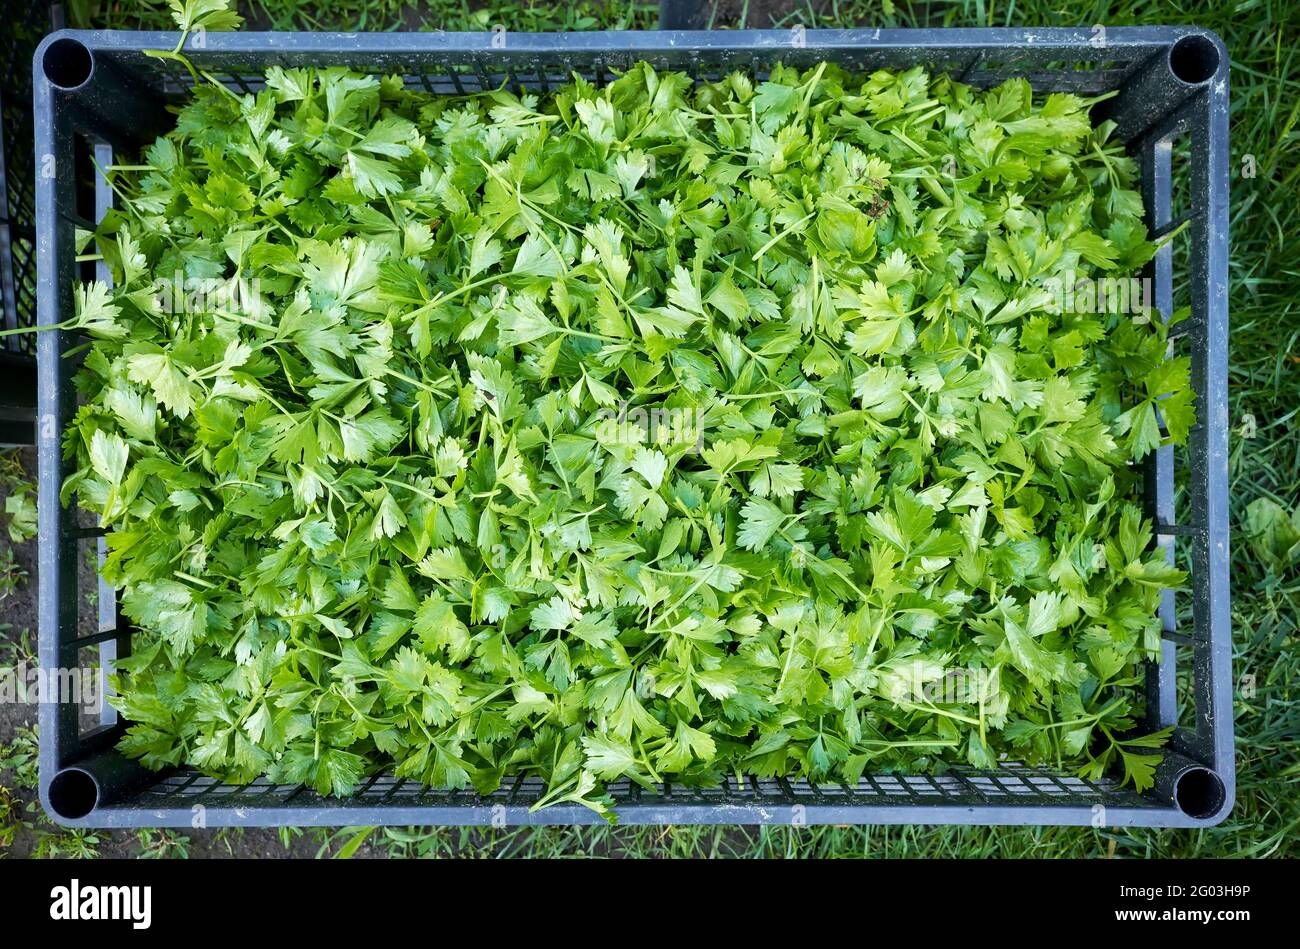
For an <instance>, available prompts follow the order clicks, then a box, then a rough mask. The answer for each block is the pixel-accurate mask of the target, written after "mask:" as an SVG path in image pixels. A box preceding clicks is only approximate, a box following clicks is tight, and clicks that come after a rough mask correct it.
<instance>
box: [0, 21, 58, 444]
mask: <svg viewBox="0 0 1300 949" xmlns="http://www.w3.org/2000/svg"><path fill="white" fill-rule="evenodd" d="M0 15H3V16H4V20H5V28H4V32H3V34H2V35H0V329H17V328H19V327H28V326H33V325H35V323H36V169H35V168H34V166H33V155H34V150H33V147H32V144H33V131H34V130H33V127H32V110H31V99H32V73H31V61H32V54H33V52H35V50H36V46H37V44H38V43H40V41H41V38H42V37H43V36H45V34H46V33H48V32H49V31H50V30H51V29H58V28H59V27H61V26H62V25H63V8H62V6H61V5H60V4H51V3H35V2H19V0H4V2H3V3H0ZM35 354H36V338H35V337H34V336H32V335H30V334H18V335H15V336H7V337H4V338H3V339H0V445H32V444H35V434H34V430H33V427H32V418H33V416H34V414H35V405H36V364H35Z"/></svg>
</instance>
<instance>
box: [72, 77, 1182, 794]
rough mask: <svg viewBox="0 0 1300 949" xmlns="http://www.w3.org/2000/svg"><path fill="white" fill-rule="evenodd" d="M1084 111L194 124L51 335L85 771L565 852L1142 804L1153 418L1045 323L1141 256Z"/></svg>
mask: <svg viewBox="0 0 1300 949" xmlns="http://www.w3.org/2000/svg"><path fill="white" fill-rule="evenodd" d="M1089 105H1090V103H1088V102H1085V101H1081V100H1079V99H1078V98H1075V97H1073V96H1068V95H1051V96H1048V97H1046V98H1045V99H1041V100H1037V101H1036V100H1035V99H1034V98H1033V97H1032V95H1031V90H1030V88H1029V86H1028V85H1027V84H1026V83H1025V82H1024V81H1022V80H1011V81H1008V82H1007V83H1005V84H1004V85H1002V86H1000V87H998V88H997V89H993V90H991V91H988V92H980V91H977V90H974V89H971V88H969V87H965V86H962V85H960V84H958V83H956V82H954V81H952V80H950V79H948V78H946V77H932V76H929V75H927V74H926V73H925V72H924V71H923V70H921V69H919V68H918V69H912V70H909V71H907V72H903V73H888V72H878V73H874V74H872V75H869V76H862V75H851V74H849V73H847V72H844V71H843V70H841V69H840V68H839V67H837V66H835V65H831V64H821V65H818V66H816V67H815V68H813V69H809V70H807V71H806V72H799V71H796V70H794V69H789V68H781V67H778V68H776V69H775V70H774V71H773V73H772V75H771V77H770V78H769V79H768V80H767V81H764V82H756V81H754V80H753V79H751V78H750V77H747V76H746V75H743V74H739V73H737V74H733V75H730V76H728V77H726V78H725V79H722V80H720V81H717V82H702V83H699V84H693V83H692V81H691V80H690V79H689V78H688V77H686V76H685V75H681V74H661V73H656V71H655V70H654V69H652V68H650V67H649V66H647V65H644V64H642V65H638V66H636V67H634V68H632V69H630V70H629V71H628V72H627V73H626V74H624V75H623V76H621V77H620V78H618V79H617V80H616V81H614V82H611V83H610V84H608V85H606V86H604V87H603V88H597V87H594V86H593V85H591V84H590V83H588V82H586V81H583V80H581V79H577V80H575V82H574V84H573V85H571V86H569V87H567V88H565V89H563V90H561V91H559V92H556V93H555V94H553V95H547V96H544V97H539V96H537V95H535V94H528V95H514V94H511V93H509V92H506V91H494V92H486V93H482V94H478V95H473V96H463V97H451V96H434V95H429V94H426V93H423V92H419V91H412V90H409V89H406V88H404V86H403V83H402V82H401V81H400V79H398V78H383V79H381V78H378V77H372V76H362V75H356V74H352V73H349V72H347V71H344V70H341V69H322V70H317V71H309V70H296V69H295V70H281V69H278V68H277V69H272V70H270V72H269V74H268V76H267V85H266V88H265V90H264V91H261V92H259V93H257V94H256V95H237V94H235V93H232V92H231V91H229V90H228V89H226V88H224V87H221V86H218V85H216V84H206V83H205V84H203V85H201V86H199V87H198V88H196V90H195V92H194V95H193V98H192V100H191V101H189V102H188V104H186V105H185V106H184V107H183V108H182V109H181V110H180V112H179V115H178V117H177V121H176V127H175V130H174V131H173V132H171V133H170V134H168V135H167V136H166V137H164V138H162V139H160V140H158V141H157V142H156V143H155V144H154V145H153V146H152V147H151V148H150V149H148V151H147V153H146V155H145V156H144V157H143V159H142V164H140V165H135V166H124V167H122V168H119V169H114V170H113V171H112V178H113V180H114V186H115V188H116V191H117V194H118V197H119V203H120V211H118V212H115V213H114V214H113V215H111V216H110V218H109V219H108V220H107V221H106V222H104V224H103V225H102V226H101V228H100V230H99V232H98V233H97V234H96V239H97V245H98V248H99V251H100V252H101V253H102V255H103V257H104V259H105V260H106V261H107V262H108V263H109V264H110V266H111V268H112V271H113V275H114V286H113V287H112V288H109V287H107V286H105V285H103V284H98V283H92V284H88V285H85V286H83V287H82V288H80V289H79V291H78V313H77V316H76V319H75V326H76V327H77V328H78V329H79V330H81V331H83V332H85V333H86V334H88V335H89V336H90V337H91V340H92V343H91V345H90V347H89V349H88V352H87V353H86V356H85V363H84V368H83V369H82V371H81V372H80V374H79V376H78V382H79V386H80V390H81V393H82V395H83V397H84V404H83V406H82V407H81V409H80V410H79V412H78V414H77V416H76V418H75V421H74V422H73V423H72V425H71V426H70V427H69V428H68V430H67V432H66V439H65V444H66V450H67V452H68V454H69V456H70V457H72V458H75V460H76V463H77V465H78V470H77V471H76V473H75V474H74V475H73V476H72V477H70V478H69V480H68V482H67V485H66V492H67V493H68V494H69V495H70V494H71V493H72V492H75V493H76V495H77V496H78V497H79V498H80V500H81V502H82V503H83V504H85V505H87V506H89V507H90V508H91V509H92V510H94V511H95V512H96V513H97V514H98V515H99V516H100V517H101V518H102V519H103V521H104V523H105V524H107V525H108V526H109V528H110V533H109V536H108V543H109V548H110V552H109V556H108V559H107V562H106V564H105V566H104V571H105V574H106V576H107V577H108V579H109V580H110V581H111V582H112V583H113V584H115V585H116V586H117V587H119V588H121V589H122V590H123V591H124V594H123V596H122V607H123V609H124V611H125V612H126V614H127V615H128V616H129V617H131V619H133V620H134V621H135V622H136V623H138V624H139V626H140V627H141V630H142V632H141V633H140V634H138V635H137V636H136V638H135V640H134V646H133V653H132V655H131V656H130V657H127V658H125V659H121V660H119V662H118V667H119V670H120V677H119V678H120V682H119V688H120V690H121V696H120V698H119V699H118V700H117V701H118V704H119V707H120V708H121V710H122V712H123V714H124V715H125V717H126V718H127V719H129V720H130V721H131V722H133V723H134V724H132V726H131V728H130V729H129V731H128V732H127V734H126V736H125V738H124V739H123V741H122V745H121V748H122V750H123V751H124V752H125V753H127V754H128V755H131V756H133V757H136V758H139V759H141V760H142V761H143V762H144V763H145V764H147V765H148V766H150V767H163V766H168V765H177V764H182V763H187V764H190V765H193V766H196V767H198V768H201V769H203V770H204V771H206V772H209V773H212V774H215V775H219V776H221V777H223V778H226V779H229V780H232V781H239V782H245V781H250V780H252V779H254V778H256V777H258V776H259V775H266V776H268V777H269V778H270V779H272V780H274V781H279V782H290V783H296V782H304V783H307V784H309V785H311V786H314V787H315V788H316V789H318V790H319V791H320V792H322V793H332V794H347V793H349V792H350V791H352V790H353V789H354V788H355V787H356V786H357V784H358V782H359V781H361V780H362V779H363V778H364V777H365V776H366V775H369V774H372V773H376V772H380V771H391V772H393V773H395V774H397V775H400V776H404V777H408V778H414V779H418V780H419V781H422V782H427V783H428V784H431V785H436V786H441V787H463V786H467V785H470V786H473V787H474V788H477V789H479V790H480V791H488V790H491V789H493V788H495V787H497V786H498V785H499V784H500V783H501V782H502V781H503V779H506V778H507V777H508V776H514V775H529V776H536V777H538V778H540V779H541V780H542V781H543V782H544V785H545V788H546V792H545V796H544V798H543V801H542V803H552V802H556V801H566V800H567V801H578V802H580V803H583V804H587V805H589V806H592V807H595V808H597V809H603V808H604V807H605V801H606V798H605V797H604V796H603V790H602V785H603V783H604V782H608V781H613V780H616V779H621V778H626V779H631V780H633V781H636V782H638V783H641V784H644V785H646V786H653V785H654V784H656V783H657V782H660V781H664V780H671V781H673V782H676V783H686V784H710V783H716V782H717V781H719V780H720V779H722V778H723V777H724V776H726V775H728V774H746V775H759V776H770V775H787V776H805V777H807V778H810V779H813V780H816V781H824V780H831V781H847V782H854V781H856V780H857V778H858V776H859V775H860V774H861V773H862V772H863V770H864V769H866V768H870V769H873V770H880V769H894V770H928V769H934V768H936V767H942V766H944V764H945V763H950V762H966V763H970V764H972V765H975V766H979V767H991V766H994V765H995V763H996V761H997V760H998V759H999V758H1001V757H1002V756H1010V757H1013V758H1015V759H1018V760H1022V761H1030V762H1046V763H1051V764H1053V765H1061V766H1067V767H1073V768H1077V769H1080V770H1081V771H1082V772H1083V773H1085V774H1089V775H1093V776H1096V775H1099V774H1100V773H1101V772H1103V771H1104V770H1107V769H1109V768H1111V767H1112V766H1119V765H1122V766H1123V767H1124V768H1125V770H1126V772H1127V775H1128V777H1129V778H1130V779H1131V780H1132V781H1133V782H1134V783H1135V784H1136V785H1137V786H1138V787H1144V786H1146V785H1148V784H1149V783H1150V780H1151V773H1152V765H1153V764H1154V762H1155V761H1156V760H1158V758H1157V756H1156V755H1154V754H1150V753H1149V750H1150V749H1152V748H1156V747H1158V746H1159V745H1160V743H1161V741H1162V739H1163V737H1164V735H1163V733H1162V734H1157V735H1155V736H1141V735H1140V714H1139V713H1140V711H1141V710H1140V707H1136V706H1135V702H1136V701H1137V690H1135V689H1134V688H1133V687H1134V686H1135V684H1137V683H1138V681H1139V678H1140V663H1141V661H1142V660H1144V659H1147V658H1150V657H1153V656H1156V655H1158V650H1159V631H1158V623H1157V620H1156V617H1155V610H1156V606H1157V603H1158V600H1159V597H1160V591H1161V589H1162V588H1165V587H1169V586H1175V585H1177V584H1179V583H1180V582H1181V581H1182V579H1183V577H1182V574H1181V573H1180V572H1179V571H1178V570H1176V569H1174V568H1173V567H1171V566H1170V565H1168V564H1167V563H1166V561H1165V559H1164V556H1163V554H1162V553H1161V552H1159V551H1157V550H1153V549H1152V543H1151V541H1152V533H1151V527H1150V525H1149V524H1148V523H1147V522H1146V521H1145V520H1144V518H1143V517H1142V514H1141V512H1140V509H1139V507H1138V506H1137V505H1136V504H1135V503H1134V502H1135V499H1136V498H1138V497H1139V495H1140V487H1141V470H1140V468H1139V467H1137V466H1135V465H1134V464H1133V462H1135V461H1136V460H1138V459H1140V458H1142V457H1143V456H1144V455H1146V454H1147V453H1148V452H1150V451H1151V450H1152V449H1154V448H1155V447H1156V446H1157V445H1159V444H1162V443H1168V442H1170V441H1181V440H1183V439H1184V438H1185V437H1186V434H1187V429H1188V426H1189V425H1190V424H1191V423H1192V420H1193V404H1192V396H1191V392H1190V388H1189V384H1188V365H1187V362H1186V360H1183V359H1166V350H1167V342H1166V335H1165V334H1166V329H1165V326H1164V325H1163V324H1162V322H1161V321H1160V320H1159V319H1154V320H1153V319H1152V318H1151V314H1149V313H1146V312H1139V313H1108V312H1097V313H1076V312H1061V311H1060V308H1058V307H1054V306H1052V297H1051V294H1050V293H1049V292H1048V290H1046V289H1045V287H1047V286H1050V285H1051V282H1052V281H1053V280H1060V279H1066V278H1072V277H1074V276H1077V277H1090V276H1096V275H1119V274H1127V273H1131V272H1134V271H1135V270H1137V269H1138V268H1140V267H1141V265H1142V264H1143V263H1145V262H1146V261H1147V260H1148V259H1149V258H1150V256H1151V254H1152V253H1153V251H1154V247H1153V245H1152V244H1151V243H1150V242H1149V241H1148V240H1147V232H1146V229H1145V227H1144V225H1143V223H1142V221H1141V214H1142V204H1141V201H1140V199H1139V196H1138V194H1137V193H1135V191H1134V190H1133V188H1134V184H1135V179H1136V168H1135V166H1134V163H1133V162H1132V161H1131V160H1130V159H1129V158H1128V157H1127V156H1126V155H1125V151H1124V148H1123V147H1122V145H1121V144H1120V143H1119V142H1117V141H1115V140H1114V139H1113V138H1112V137H1111V128H1110V127H1109V125H1102V126H1100V127H1096V128H1094V127H1093V126H1092V125H1091V123H1090V121H1089V117H1088V107H1089ZM178 277H179V278H180V279H181V280H182V281H188V286H190V287H192V285H194V284H195V283H196V282H199V285H200V286H201V287H205V288H207V289H208V290H211V288H212V287H214V286H215V287H219V288H220V289H221V291H222V292H221V293H216V294H212V293H206V294H205V293H200V292H194V291H193V290H192V289H190V292H187V293H182V294H177V293H175V291H174V288H173V289H172V290H171V291H170V292H168V293H161V294H160V292H159V287H158V284H157V281H159V280H164V281H172V282H173V283H174V282H175V281H176V280H177V279H178ZM187 289H188V287H187ZM214 299H215V302H214ZM1157 400H1159V405H1160V411H1159V413H1157V410H1156V404H1157ZM638 410H644V411H645V413H646V414H647V415H651V416H653V417H655V418H656V419H658V420H660V421H662V420H665V419H666V420H669V422H670V424H664V425H644V426H643V425H640V424H638V420H639V419H640V418H641V417H642V416H641V415H640V414H638ZM954 670H956V671H958V672H960V673H961V674H962V675H963V676H964V677H965V681H966V682H968V683H969V682H970V681H975V682H977V683H978V686H977V687H976V688H974V689H971V688H964V689H957V690H952V689H945V688H942V686H943V685H944V683H945V681H946V677H951V674H952V673H953V671H954ZM937 686H938V687H937ZM954 692H955V693H956V694H950V693H954ZM1135 734H1136V735H1138V737H1134V735H1135Z"/></svg>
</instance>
